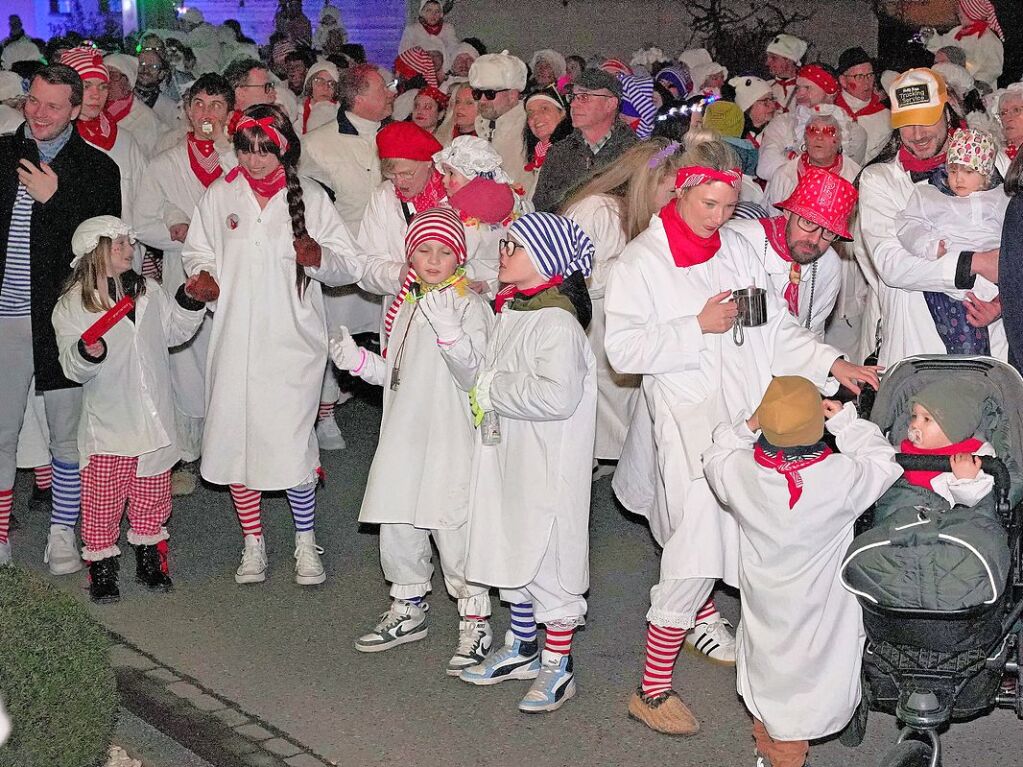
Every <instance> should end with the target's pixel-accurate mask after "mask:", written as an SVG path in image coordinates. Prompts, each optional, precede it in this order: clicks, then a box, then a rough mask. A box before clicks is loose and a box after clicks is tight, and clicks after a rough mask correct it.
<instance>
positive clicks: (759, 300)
mask: <svg viewBox="0 0 1023 767" xmlns="http://www.w3.org/2000/svg"><path fill="white" fill-rule="evenodd" d="M732 300H733V301H735V308H736V309H738V310H739V313H738V314H736V315H735V324H734V325H732V340H733V341H735V345H736V346H742V344H743V341H745V340H746V339H745V338H744V337H743V332H742V329H743V328H755V327H758V326H759V325H764V324H766V323H767V291H766V290H765V289H764V288H743V289H742V290H733V291H732Z"/></svg>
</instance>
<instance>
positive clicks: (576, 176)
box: [533, 121, 639, 213]
mask: <svg viewBox="0 0 1023 767" xmlns="http://www.w3.org/2000/svg"><path fill="white" fill-rule="evenodd" d="M638 140H639V139H637V138H636V134H635V133H633V132H632V130H631V129H630V128H629V126H627V125H626V124H625V123H623V122H621V121H617V122H615V124H614V127H613V128H612V129H611V136H610V138H608V140H607V143H606V144H604V146H602V147H601V148H600V151H599V152H597V153H596V154H593V152H591V151H590V147H589V146H588V145H587V143H586V139H584V138H583V134H582V133H580V132H579V131H578V130H575V131H572V134H571V135H570V136H569V137H568V138H565V139H563V140H561V141H559V142H558V143H557V144H555V145H554V146H552V147H551V148H550V149H549V150H548V152H547V157H546V159H545V160H544V162H543V167H542V168H540V178H538V179H537V180H536V189H535V190H534V191H533V205H534V206H535V207H536V209H537V210H543V211H547V212H549V213H554V212H555V211H556V210H557V209H558V206H559V205H560V204H561V202H562V200H563V199H564V197H565V195H566V194H568V192H569V191H570V190H571V189H572V188H573V187H575V186H576V185H578V184H579V183H581V182H582V181H584V180H585V179H586V178H587V177H589V176H590V175H591V174H593V173H594V172H596V171H598V170H600V169H601V168H603V167H604V166H606V165H610V164H611V163H613V162H614V161H615V160H617V159H618V158H619V157H621V156H622V154H623V153H624V152H625V150H626V149H628V148H629V147H631V146H632V145H633V144H635V143H637V141H638Z"/></svg>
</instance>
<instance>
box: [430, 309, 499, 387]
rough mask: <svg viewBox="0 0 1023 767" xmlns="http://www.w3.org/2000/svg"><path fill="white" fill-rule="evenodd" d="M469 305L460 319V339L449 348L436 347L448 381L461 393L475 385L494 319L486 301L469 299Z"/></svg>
mask: <svg viewBox="0 0 1023 767" xmlns="http://www.w3.org/2000/svg"><path fill="white" fill-rule="evenodd" d="M469 301H470V304H469V306H468V308H467V310H466V312H465V314H463V315H462V335H461V337H459V339H458V340H457V341H455V342H454V343H451V344H438V346H439V347H440V350H441V355H442V356H443V357H444V363H445V364H446V365H447V366H448V371H449V372H450V373H451V377H452V378H454V379H455V384H457V386H458V388H459V389H462V390H463V391H469V390H470V389H472V387H473V385H474V384H475V383H476V377H477V375H478V374H479V369H480V365H482V364H483V358H484V356H485V355H486V353H487V342H488V340H489V337H490V329H491V327H492V326H493V323H494V315H493V314H492V313H491V311H490V307H489V306H488V305H487V303H486V301H485V300H483V299H479V300H476V299H474V298H472V297H470V298H469Z"/></svg>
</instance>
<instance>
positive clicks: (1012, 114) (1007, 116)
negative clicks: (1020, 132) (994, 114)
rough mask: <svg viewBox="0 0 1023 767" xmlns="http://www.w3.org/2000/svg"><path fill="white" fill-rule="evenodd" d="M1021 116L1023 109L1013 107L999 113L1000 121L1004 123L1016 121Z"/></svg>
mask: <svg viewBox="0 0 1023 767" xmlns="http://www.w3.org/2000/svg"><path fill="white" fill-rule="evenodd" d="M1020 115H1023V107H1012V108H1010V109H1003V110H1001V111H1000V112H999V113H998V119H999V120H1000V121H1001V122H1003V123H1004V122H1005V121H1006V120H1015V119H1016V118H1017V117H1019V116H1020Z"/></svg>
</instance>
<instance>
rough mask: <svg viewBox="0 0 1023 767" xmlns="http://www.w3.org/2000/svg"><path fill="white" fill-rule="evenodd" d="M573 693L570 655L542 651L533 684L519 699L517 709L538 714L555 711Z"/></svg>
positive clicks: (573, 682)
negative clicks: (541, 657)
mask: <svg viewBox="0 0 1023 767" xmlns="http://www.w3.org/2000/svg"><path fill="white" fill-rule="evenodd" d="M574 695H575V675H574V674H573V673H572V656H571V655H558V654H557V653H552V652H548V651H547V650H544V651H543V664H542V665H541V666H540V673H539V674H538V675H537V677H536V680H535V681H534V682H533V686H532V687H530V688H529V692H527V693H526V697H524V698H523V699H522V700H521V701H519V711H523V712H525V713H527V714H540V713H543V712H545V711H557V710H558V709H559V708H561V707H562V706H563V705H564V704H565V701H566V700H568V699H569V698H571V697H573V696H574Z"/></svg>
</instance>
